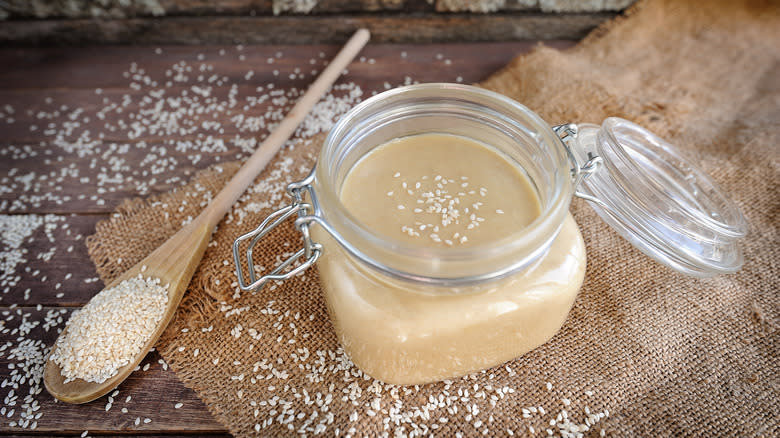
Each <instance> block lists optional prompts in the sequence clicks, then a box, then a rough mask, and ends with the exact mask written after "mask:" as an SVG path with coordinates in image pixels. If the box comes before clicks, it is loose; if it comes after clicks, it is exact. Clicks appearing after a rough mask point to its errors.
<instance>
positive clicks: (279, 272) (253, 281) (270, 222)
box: [233, 174, 322, 291]
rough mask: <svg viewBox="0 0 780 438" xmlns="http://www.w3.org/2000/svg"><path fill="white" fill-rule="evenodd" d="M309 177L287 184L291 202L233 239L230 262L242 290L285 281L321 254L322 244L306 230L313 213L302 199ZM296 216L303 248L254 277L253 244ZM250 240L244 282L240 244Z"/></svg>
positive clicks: (305, 267)
mask: <svg viewBox="0 0 780 438" xmlns="http://www.w3.org/2000/svg"><path fill="white" fill-rule="evenodd" d="M312 179H313V174H312V175H310V176H309V177H307V178H306V179H304V180H303V181H299V182H294V183H291V184H289V185H288V186H287V193H288V194H289V195H290V196H291V197H292V198H293V201H292V203H291V204H290V205H287V206H285V207H283V208H280V209H279V210H276V211H274V212H273V213H271V214H270V215H269V216H268V217H267V218H266V219H265V220H264V221H263V222H262V223H261V224H260V225H259V226H258V227H257V228H255V229H254V230H252V231H250V232H248V233H246V234H244V235H242V236H240V237H239V238H238V239H236V240H235V242H233V261H234V262H235V264H236V275H237V277H238V287H240V288H241V290H243V291H257V290H259V289H260V288H262V287H263V286H264V285H265V284H266V283H267V282H269V281H272V280H286V279H288V278H290V277H293V276H295V275H297V274H299V273H301V272H303V271H304V270H306V269H307V268H309V267H310V266H311V265H313V264H314V262H316V261H317V259H318V258H319V257H320V254H321V253H322V245H320V244H319V243H316V242H314V241H312V240H311V234H310V232H309V226H310V225H311V222H312V221H313V220H314V216H311V215H310V213H312V212H313V210H314V208H313V207H312V205H311V204H308V203H306V202H304V201H303V194H304V192H305V191H307V190H311V181H312ZM295 215H297V219H296V220H295V228H297V229H298V231H300V232H301V234H302V237H303V248H301V249H300V250H298V251H297V252H296V253H295V254H293V255H292V256H290V257H289V258H288V259H287V260H285V261H283V262H282V263H281V264H279V265H278V266H276V267H275V268H274V269H273V271H271V272H270V273H268V274H266V275H263V276H262V277H260V278H257V274H256V272H255V264H254V260H253V259H252V251H253V250H254V247H255V245H257V243H258V242H259V241H260V239H262V238H263V237H265V236H266V235H267V234H268V233H270V232H271V230H273V229H274V228H276V227H277V226H279V225H280V224H282V223H283V222H284V221H286V220H287V219H289V218H290V217H293V216H295ZM249 239H251V241H250V242H249V247H248V248H247V250H246V264H247V268H248V271H249V283H247V281H246V278H245V277H244V272H243V269H242V263H241V255H240V253H239V245H240V244H241V242H243V241H245V240H249ZM301 260H302V261H301ZM299 261H300V264H298V265H297V266H295V267H293V268H292V269H290V270H287V271H285V270H286V269H287V268H288V267H290V266H292V265H293V264H295V263H296V262H299Z"/></svg>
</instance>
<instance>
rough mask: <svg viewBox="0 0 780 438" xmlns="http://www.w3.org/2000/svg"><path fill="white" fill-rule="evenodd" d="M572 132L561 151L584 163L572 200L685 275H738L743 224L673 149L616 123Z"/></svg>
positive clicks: (721, 195) (628, 124)
mask: <svg viewBox="0 0 780 438" xmlns="http://www.w3.org/2000/svg"><path fill="white" fill-rule="evenodd" d="M568 126H571V125H568ZM576 130H577V132H576V134H575V135H573V136H572V137H574V138H572V139H570V140H569V141H566V143H567V144H568V145H569V146H570V148H571V149H572V153H573V154H574V156H575V158H576V161H577V162H578V163H580V165H582V163H587V164H585V165H582V167H581V168H580V170H579V171H578V172H577V173H578V176H579V177H578V178H577V179H576V180H575V181H579V185H578V187H577V193H576V194H577V196H580V197H582V198H584V199H586V200H588V201H589V203H590V205H591V206H592V207H593V209H594V210H595V211H596V213H598V215H599V216H601V218H602V219H603V220H604V221H606V222H607V223H608V224H609V225H610V226H611V227H612V228H613V229H615V231H617V232H618V233H619V234H620V235H621V236H623V237H624V238H625V239H627V240H628V241H629V242H631V243H632V244H633V245H634V246H636V247H637V248H639V249H640V250H641V251H642V252H644V253H645V254H647V255H648V256H650V257H652V258H654V259H656V260H657V261H659V262H661V263H663V264H665V265H667V266H669V267H671V268H673V269H675V270H677V271H680V272H683V273H685V274H689V275H694V276H697V277H709V276H713V275H717V274H722V273H730V272H735V271H737V270H739V268H740V267H741V266H742V262H743V259H742V253H741V252H740V250H739V247H738V245H737V242H738V240H739V239H740V238H742V237H744V236H745V234H746V232H747V223H746V221H745V218H744V217H743V216H742V213H741V212H740V211H739V208H737V206H736V205H735V204H734V203H733V202H732V201H731V200H730V199H729V198H728V196H727V195H726V194H725V193H724V192H723V190H722V189H720V188H719V187H718V186H717V185H716V184H715V183H714V182H713V181H712V180H711V179H710V178H709V177H708V176H707V175H706V174H705V173H704V172H702V171H701V170H700V169H697V168H696V167H695V166H694V165H693V164H692V163H691V162H690V161H688V160H686V159H685V158H684V157H683V156H682V155H681V154H680V153H679V152H678V151H677V150H676V148H675V147H674V146H672V145H671V144H669V143H667V142H666V141H664V140H663V139H661V138H660V137H658V136H656V135H655V134H653V133H651V132H649V131H647V130H646V129H644V128H642V127H641V126H639V125H637V124H635V123H632V122H629V121H627V120H623V119H619V118H615V117H611V118H608V119H606V120H605V121H604V123H603V124H602V125H601V126H597V125H591V124H579V125H577V126H576ZM569 133H570V134H573V132H569ZM588 164H591V165H592V166H589V165H588Z"/></svg>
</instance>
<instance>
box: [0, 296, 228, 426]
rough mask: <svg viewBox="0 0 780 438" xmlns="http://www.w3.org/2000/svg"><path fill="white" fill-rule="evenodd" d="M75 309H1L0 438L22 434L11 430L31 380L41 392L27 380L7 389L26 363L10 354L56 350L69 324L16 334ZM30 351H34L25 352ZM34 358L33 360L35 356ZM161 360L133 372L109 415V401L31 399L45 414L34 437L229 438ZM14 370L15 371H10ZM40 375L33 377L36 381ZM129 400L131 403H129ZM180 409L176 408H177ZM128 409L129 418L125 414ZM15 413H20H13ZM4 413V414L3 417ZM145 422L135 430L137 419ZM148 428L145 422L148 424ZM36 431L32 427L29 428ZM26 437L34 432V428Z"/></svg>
mask: <svg viewBox="0 0 780 438" xmlns="http://www.w3.org/2000/svg"><path fill="white" fill-rule="evenodd" d="M72 310H73V308H52V307H43V308H41V309H40V310H38V309H36V308H35V307H18V308H14V309H9V308H7V307H5V308H0V315H2V318H3V321H4V328H5V329H6V330H3V333H1V334H0V345H10V346H9V347H7V348H5V349H4V350H3V351H2V352H0V379H1V380H4V381H6V383H4V386H3V387H2V388H1V389H0V400H1V399H5V401H4V403H3V404H2V405H0V406H2V407H4V408H5V414H3V415H2V416H0V418H3V421H0V434H4V433H14V432H15V433H18V432H20V431H22V430H21V429H20V428H19V427H17V426H11V425H10V424H11V423H12V422H14V421H16V422H17V424H18V422H19V421H20V413H21V412H22V411H24V410H25V407H24V406H23V403H24V398H25V396H27V394H28V393H29V388H30V387H31V382H30V380H33V382H32V386H33V387H41V388H42V386H38V385H41V384H40V383H39V381H38V380H35V379H28V380H26V381H25V382H24V383H18V382H17V388H15V389H14V388H13V387H12V386H11V385H9V384H8V382H9V381H11V380H12V379H11V375H12V374H13V372H14V370H16V369H17V368H19V367H21V366H23V365H25V363H24V362H25V361H20V360H19V359H16V358H14V359H10V358H9V356H10V352H11V351H12V350H13V348H16V347H18V346H19V345H20V344H21V341H20V339H31V340H35V341H41V342H42V343H43V345H47V346H48V345H51V344H53V343H54V341H55V339H56V336H57V328H61V327H62V326H63V325H64V323H60V324H58V325H55V326H53V327H49V328H48V330H45V329H44V324H41V325H38V326H37V327H34V328H33V329H32V330H30V331H29V333H21V334H20V333H19V332H14V331H13V329H18V328H19V327H20V326H22V324H24V323H23V322H22V320H23V319H24V321H27V322H28V324H29V321H45V320H46V315H47V313H49V312H54V313H57V314H58V315H59V312H60V311H63V312H64V313H63V314H62V315H60V316H62V317H63V320H66V319H67V316H68V315H69V314H70V312H71V311H72ZM26 348H27V351H28V352H29V351H30V347H29V346H28V347H26ZM36 351H37V352H38V354H41V353H45V351H44V350H42V349H40V348H38V349H36ZM31 356H32V355H31ZM159 360H160V356H159V355H158V354H157V353H156V352H152V353H150V354H149V355H148V356H147V358H146V359H144V361H143V362H142V365H141V366H142V369H141V370H138V371H136V372H134V373H133V374H131V375H130V377H129V378H128V379H127V380H126V381H125V382H124V383H123V384H121V385H120V386H119V388H118V391H119V393H118V395H116V396H114V397H113V400H114V402H113V403H112V405H111V406H110V407H109V410H106V408H107V403H108V400H109V399H108V398H107V397H102V398H100V399H98V400H95V401H93V402H91V403H86V404H83V405H69V404H65V403H62V402H55V401H54V399H53V398H52V397H51V396H50V395H49V394H48V393H47V392H46V391H45V390H43V391H41V392H40V393H39V394H37V395H33V396H31V399H32V400H35V401H36V402H37V403H36V404H39V405H40V409H38V410H36V411H34V415H37V414H38V413H42V415H41V416H40V418H38V419H36V420H33V421H36V422H37V427H36V429H35V431H36V432H37V433H45V432H58V433H63V434H76V435H77V434H80V433H81V432H82V431H84V430H89V431H90V433H91V434H96V433H101V432H102V433H106V432H113V433H115V432H127V433H148V432H161V431H183V430H186V431H187V432H188V433H192V434H200V433H201V432H202V433H224V432H225V430H224V428H223V427H222V426H221V425H219V424H218V423H217V422H216V421H215V420H214V419H213V418H212V416H211V414H210V413H209V412H208V410H207V409H206V407H205V406H204V405H203V403H202V402H201V401H200V399H198V397H197V396H196V395H195V393H194V392H193V391H192V390H190V389H187V388H186V387H184V385H183V384H182V383H181V382H180V381H179V380H178V379H177V378H176V376H175V374H174V373H173V371H171V370H170V368H167V370H165V369H164V366H163V365H162V364H161V363H159V362H158V361H159ZM147 364H148V365H149V367H148V369H147V370H146V371H143V367H145V365H147ZM26 365H27V366H30V367H31V368H30V369H29V370H34V368H35V366H36V365H35V364H33V361H27V363H26ZM10 366H13V368H11V367H10ZM35 374H36V372H32V373H30V375H35ZM11 390H13V391H14V395H17V396H18V398H17V400H16V403H15V404H11V403H9V401H8V400H9V399H8V397H9V394H10V393H11ZM128 396H129V397H130V400H129V401H127V397H128ZM178 403H181V405H180V406H179V407H178V408H177V407H176V406H178V405H177V404H178ZM122 408H125V409H126V410H127V412H123V409H122ZM0 409H2V408H0ZM11 409H14V410H15V412H13V413H11ZM0 412H2V411H0ZM137 418H140V420H139V424H138V425H136V424H135V422H136V419H137ZM147 418H148V419H150V421H149V422H144V420H145V419H147ZM30 425H32V421H31V422H30ZM25 430H26V431H29V426H28V428H27V429H25Z"/></svg>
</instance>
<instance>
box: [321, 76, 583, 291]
mask: <svg viewBox="0 0 780 438" xmlns="http://www.w3.org/2000/svg"><path fill="white" fill-rule="evenodd" d="M425 99H429V100H430V99H433V100H438V101H440V102H442V103H444V102H446V103H448V104H450V105H456V104H463V105H465V104H472V105H477V107H480V105H481V106H483V107H484V109H485V111H486V112H488V110H489V112H490V114H491V117H492V116H496V117H503V118H504V120H503V122H506V123H509V124H514V125H517V126H519V125H523V127H524V128H527V129H531V130H532V131H533V132H534V134H535V135H536V137H535V140H536V141H537V142H538V145H539V147H543V149H544V151H545V153H546V154H547V156H546V157H545V159H549V160H550V162H549V164H550V165H549V166H548V168H546V169H544V170H545V171H546V172H553V175H552V176H551V177H552V178H553V181H554V184H553V185H554V187H546V188H543V189H546V190H549V196H548V198H549V199H546V200H545V201H546V202H543V203H542V204H543V205H542V211H541V213H540V215H539V216H538V217H537V218H535V219H534V220H533V221H532V222H531V223H530V224H528V225H526V226H524V227H521V228H519V229H518V230H516V231H514V232H512V233H511V234H509V235H507V236H506V237H504V238H502V239H501V240H500V241H497V242H496V241H492V242H489V244H483V245H476V246H472V247H469V248H450V247H445V248H421V247H419V246H410V245H407V244H404V243H402V242H400V241H398V240H394V239H391V238H387V237H383V236H380V235H378V234H377V233H375V232H373V231H371V230H370V229H369V228H368V227H366V226H365V224H363V223H361V222H360V221H359V220H358V219H357V218H356V217H355V216H354V215H352V214H351V213H350V212H349V211H347V209H346V208H345V207H344V205H343V203H342V202H341V199H340V196H339V193H338V189H337V187H336V183H335V178H334V175H336V172H334V167H336V168H337V167H338V166H339V165H340V164H341V163H342V161H343V160H342V158H343V157H341V156H340V155H339V154H340V153H343V151H340V150H339V148H340V147H344V145H343V144H342V143H343V142H344V141H345V138H347V137H348V136H349V135H352V134H354V132H353V131H354V130H360V129H361V128H365V126H360V125H359V123H357V122H356V121H360V120H362V119H363V118H370V117H373V116H376V114H377V113H381V112H382V111H388V110H391V109H393V108H395V109H397V108H398V107H399V106H402V105H411V104H413V103H414V102H416V103H420V102H422V101H423V100H425ZM494 112H495V113H494ZM356 123H357V125H356ZM525 125H528V126H525ZM486 129H488V128H486ZM377 146H378V145H377ZM516 147H524V146H523V145H522V144H517V145H516ZM571 165H572V163H571V156H570V155H569V154H568V152H567V149H566V148H565V147H564V145H563V144H562V143H561V141H560V139H559V137H558V136H557V135H556V134H555V132H554V131H553V130H552V128H551V127H550V126H549V125H548V124H547V123H546V122H545V121H544V120H543V119H542V118H541V117H540V116H539V115H537V114H536V113H534V112H533V111H531V110H530V109H528V108H527V107H525V106H524V105H522V104H520V103H518V102H516V101H514V100H512V99H510V98H508V97H506V96H503V95H501V94H498V93H495V92H492V91H489V90H486V89H483V88H479V87H476V86H470V85H463V84H450V83H426V84H416V85H410V86H405V87H400V88H395V89H392V90H389V91H386V92H383V93H380V94H377V95H375V96H373V97H371V98H369V99H366V100H365V101H363V102H361V103H360V104H358V105H356V106H355V107H354V108H352V109H351V110H350V111H349V112H347V113H346V114H345V115H344V116H342V117H341V118H340V119H339V120H338V121H337V123H336V124H335V125H334V126H333V128H332V129H331V131H330V132H329V134H328V136H327V138H326V139H325V142H324V144H323V147H322V151H321V152H320V158H319V160H318V162H317V164H316V165H315V168H314V169H313V170H312V175H313V176H314V182H315V183H314V186H315V191H314V192H315V193H313V194H312V197H313V198H314V203H315V204H317V206H316V208H315V216H318V217H319V218H318V220H317V221H316V222H318V223H319V224H320V225H322V226H324V228H325V229H326V230H327V231H328V232H329V233H330V234H331V235H332V236H333V237H334V238H335V239H336V240H337V241H338V242H339V244H341V246H342V247H344V248H345V249H346V250H347V251H348V252H349V253H350V254H351V255H352V256H354V257H356V258H358V259H359V260H361V261H363V262H365V263H366V264H368V265H369V266H372V267H373V268H375V269H378V270H380V271H382V272H384V273H386V274H389V275H390V276H392V277H396V278H401V279H404V280H411V281H415V282H420V283H426V284H434V285H465V284H471V283H478V282H482V281H486V280H492V279H496V278H501V277H505V276H507V275H509V274H512V273H514V272H517V271H518V270H520V269H522V268H524V267H526V266H528V265H529V264H530V263H532V262H533V261H535V260H536V259H537V258H538V257H539V256H540V255H541V254H543V253H544V251H545V250H546V249H547V247H548V246H549V245H550V243H551V242H552V240H553V239H554V238H555V236H557V234H558V231H560V228H561V226H562V224H563V220H564V218H565V215H566V214H567V213H568V209H569V204H570V201H571V197H572V193H573V187H572V180H571ZM348 171H349V170H347V172H348ZM399 260H400V261H399ZM483 261H487V262H488V263H479V262H483ZM434 265H435V268H433V266H434ZM445 265H450V267H451V268H457V269H454V270H448V269H445V268H446V266H445ZM475 266H476V267H475ZM480 266H481V267H480ZM456 271H457V272H456ZM447 272H453V273H452V274H447Z"/></svg>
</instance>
